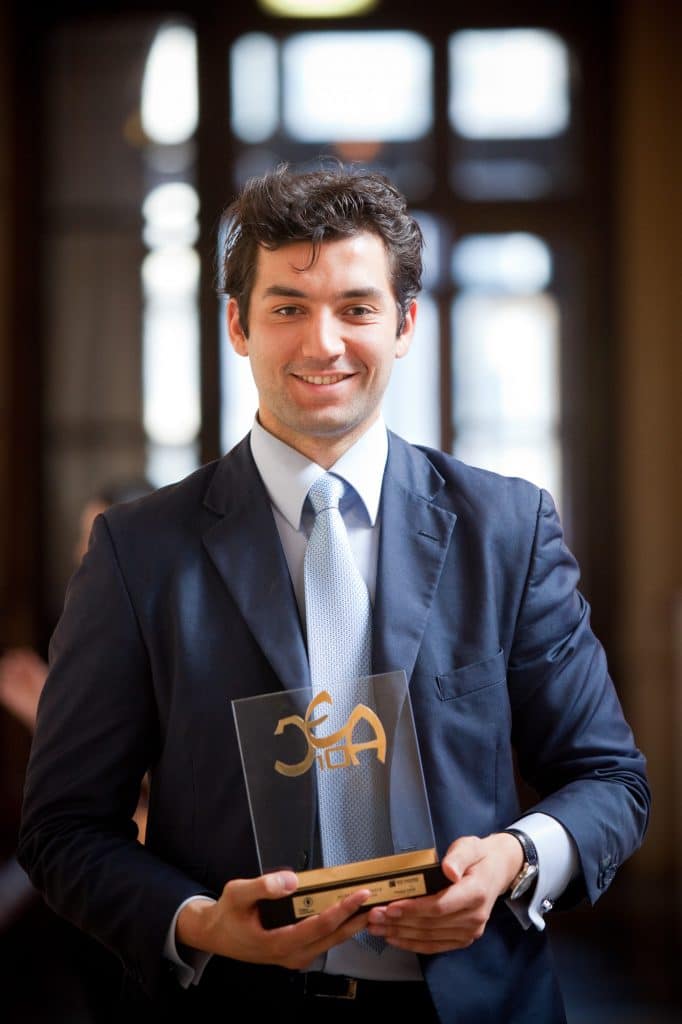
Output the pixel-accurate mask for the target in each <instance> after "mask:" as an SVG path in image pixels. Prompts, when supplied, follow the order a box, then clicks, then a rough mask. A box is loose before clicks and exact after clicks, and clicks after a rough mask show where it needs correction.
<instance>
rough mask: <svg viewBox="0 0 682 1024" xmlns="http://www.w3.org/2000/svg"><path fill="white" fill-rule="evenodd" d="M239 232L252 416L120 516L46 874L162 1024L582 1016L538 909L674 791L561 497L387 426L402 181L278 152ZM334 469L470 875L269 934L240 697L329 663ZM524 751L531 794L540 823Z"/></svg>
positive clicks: (70, 661)
mask: <svg viewBox="0 0 682 1024" xmlns="http://www.w3.org/2000/svg"><path fill="white" fill-rule="evenodd" d="M224 229H225V230H224V238H225V239H226V242H225V250H224V265H223V268H222V271H223V282H222V283H223V284H224V289H225V291H226V293H227V294H228V296H229V299H228V303H227V323H228V329H229V335H230V339H231V342H232V345H233V346H234V348H235V350H236V351H237V353H239V354H240V355H243V356H245V357H247V358H248V359H249V361H250V364H251V369H252V371H253V376H254V379H255V382H256V386H257V390H258V396H259V403H258V412H257V417H256V420H255V422H254V424H253V428H252V430H251V431H250V434H249V436H247V437H246V438H245V439H244V440H243V441H242V442H241V443H240V444H239V445H237V446H236V448H235V449H234V450H233V451H231V452H230V453H228V454H227V455H226V456H225V457H224V458H223V459H221V460H219V461H217V462H216V463H214V464H211V465H208V466H204V467H202V468H201V469H199V470H198V471H197V472H196V473H194V474H193V475H192V476H190V477H189V478H188V479H186V480H184V481H182V482H180V483H178V484H177V485H174V486H171V487H168V488H164V489H162V490H161V491H159V492H157V493H156V494H155V495H153V496H152V497H149V498H145V499H142V500H141V501H139V502H135V503H133V504H132V505H127V506H122V507H120V508H114V509H111V510H109V511H108V512H106V513H105V514H104V515H103V516H100V517H99V518H98V520H97V521H96V523H95V526H94V529H93V537H92V541H91V545H90V549H89V551H88V554H87V555H86V557H85V559H84V561H83V564H82V566H81V568H80V569H79V571H78V572H77V573H76V574H75V576H74V578H73V580H72V582H71V585H70V588H69V593H68V595H67V600H66V603H65V608H64V612H63V616H62V619H61V622H60V624H59V626H58V628H57V630H56V632H55V635H54V637H53V641H52V645H51V671H50V676H49V678H48V682H47V684H46V687H45V690H44V694H43V700H42V703H41V711H40V715H39V719H38V725H37V730H36V735H35V740H34V744H33V749H32V754H31V760H30V764H29V770H28V780H27V786H26V794H25V802H24V812H23V821H22V831H21V860H22V863H23V864H24V866H25V867H26V869H27V871H28V872H29V873H30V875H31V878H32V880H33V882H34V884H35V885H36V886H37V887H38V888H39V889H40V890H41V891H43V892H44V893H45V896H46V898H47V900H48V901H49V902H50V904H51V905H52V906H53V907H55V908H56V909H57V910H58V911H59V912H60V913H62V914H64V915H65V916H67V917H69V918H70V919H71V920H72V921H73V922H75V923H76V924H77V925H79V926H80V927H82V928H84V929H85V930H87V931H88V932H90V933H92V934H93V935H95V936H97V937H98V938H99V939H100V940H101V941H102V942H104V943H105V944H106V945H108V946H109V947H110V948H112V949H114V950H115V951H116V952H117V953H118V955H119V956H120V957H121V959H122V960H123V963H124V965H125V967H126V970H127V974H128V976H129V977H130V978H131V979H133V980H134V981H135V982H136V983H137V985H138V986H139V989H140V990H141V991H143V992H144V993H146V997H145V998H148V1000H149V1001H148V1002H145V1001H144V1000H143V1001H142V1003H141V1005H142V1006H143V1008H144V1009H143V1013H144V1015H145V1019H150V1014H151V1013H152V1012H153V1008H154V1007H161V1009H160V1010H159V1019H162V1020H172V1019H175V1018H176V1015H177V1019H183V1020H191V1019H195V1017H194V1016H192V1013H193V1012H195V1013H199V1014H203V1013H204V1012H205V1013H208V1012H209V1010H208V1007H209V1006H211V1005H212V1002H211V1000H212V999H218V1000H220V1001H221V1003H222V1005H225V1006H227V1000H230V1003H231V1004H232V1005H234V1004H235V1003H236V1002H238V1001H239V1000H246V1001H247V1004H248V1006H249V1009H251V1010H254V1011H258V1010H259V1009H261V1010H263V1009H264V1010H266V1011H267V1012H273V1013H276V1014H277V1016H278V1018H279V1019H280V1020H281V1019H284V1020H292V1021H293V1020H294V1019H295V1020H297V1021H301V1020H304V1021H306V1020H312V1019H313V1016H315V1017H316V1018H317V1017H318V1016H319V1014H324V1015H326V1016H328V1017H331V1018H332V1019H334V1020H336V1019H353V1020H354V1021H364V1020H370V1019H372V1020H374V1019H375V1017H376V1014H377V1013H379V1012H380V1013H382V1014H389V1015H390V1014H395V1013H397V1012H401V1013H402V1014H404V1013H405V1012H406V1013H407V1014H408V1015H417V1014H418V1015H419V1016H420V1018H421V1019H422V1020H423V1021H431V1022H434V1024H435V1022H438V1021H439V1022H442V1024H446V1022H448V1024H449V1022H452V1024H455V1022H457V1024H468V1022H472V1024H473V1022H475V1024H484V1022H495V1024H500V1022H505V1024H522V1022H523V1024H527V1022H529V1021H538V1022H542V1024H554V1022H559V1021H564V1020H565V1013H564V1008H563V1004H562V999H561V995H560V992H559V989H558V985H557V981H556V979H555V977H554V974H553V971H552V967H551V964H550V959H549V955H548V949H547V943H546V937H545V934H544V923H545V922H544V915H545V914H546V913H547V912H548V911H549V910H550V909H551V908H552V907H553V906H558V907H561V906H570V905H573V904H575V903H576V902H578V901H580V900H583V899H587V900H589V901H592V902H594V901H595V900H596V899H597V898H598V896H599V895H601V893H602V892H603V891H604V890H605V889H606V888H607V887H608V885H609V883H610V882H611V880H612V879H613V876H614V874H615V871H616V869H617V868H618V866H619V865H620V864H621V863H622V862H623V861H624V860H625V859H626V858H627V857H628V856H630V855H631V854H632V853H633V852H634V851H635V850H636V849H637V848H638V846H639V845H640V843H641V841H642V839H643V836H644V833H645V829H646V825H647V820H648V813H649V802H650V797H649V789H648V785H647V781H646V774H645V761H644V758H643V756H642V754H641V753H640V751H639V750H638V749H637V747H636V746H635V743H634V740H633V737H632V734H631V730H630V728H629V726H628V724H627V722H626V721H625V719H624V717H623V713H622V709H621V707H620V704H619V701H618V699H617V696H616V693H615V690H614V687H613V684H612V682H611V679H610V677H609V674H608V670H607V665H606V660H605V656H604V652H603V650H602V648H601V646H600V644H599V642H598V641H597V639H596V638H595V636H594V635H593V633H592V631H591V629H590V625H589V612H588V607H587V605H586V603H585V601H584V599H583V598H582V597H581V595H580V594H579V592H578V591H577V589H576V586H577V581H578V569H577V566H576V563H575V560H574V559H573V557H572V555H571V554H570V553H569V551H568V550H567V549H566V547H565V545H564V542H563V539H562V533H561V527H560V524H559V521H558V518H557V515H556V512H555V509H554V506H553V504H552V500H551V498H550V497H549V495H547V494H546V493H544V492H542V491H540V490H539V489H538V488H536V487H535V486H533V485H531V484H530V483H527V482H525V481H521V480H516V479H514V480H512V479H506V478H502V477H499V476H497V475H494V474H491V473H488V472H484V471H482V470H479V469H474V468H471V467H467V466H465V465H463V464H462V463H460V462H458V461H457V460H455V459H453V458H451V457H450V456H448V455H446V454H443V453H441V452H438V451H434V450H431V449H426V448H417V447H414V446H411V445H409V444H407V443H406V442H405V441H403V440H401V439H400V438H399V437H397V436H396V435H394V434H392V433H390V432H387V430H386V428H385V426H384V423H383V420H382V417H381V402H382V397H383V395H384V392H385V390H386V386H387V384H388V381H389V377H390V373H391V368H392V365H393V361H394V359H396V358H401V357H402V356H404V355H405V354H406V352H407V351H408V349H409V346H410V342H411V340H412V336H413V333H414V327H415V320H416V316H417V299H416V297H417V295H418V292H419V289H420V284H421V249H422V237H421V234H420V231H419V228H418V226H417V224H416V222H415V221H414V219H413V218H412V217H411V216H410V215H409V214H408V212H407V210H406V206H405V201H404V199H403V197H402V196H401V195H400V194H399V193H398V192H397V190H396V189H395V188H394V187H393V186H392V185H391V184H390V183H389V182H388V181H386V180H385V179H384V178H383V177H382V176H380V175H377V174H374V173H368V172H363V171H347V170H344V169H343V168H330V169H324V170H321V171H319V172H318V171H315V172H309V173H306V174H300V175H299V174H295V173H292V172H291V171H290V170H288V169H287V168H286V167H281V168H278V169H277V170H276V171H274V172H273V173H271V174H269V175H266V176H264V177H263V178H262V179H254V180H252V181H251V182H249V183H248V184H247V185H246V187H245V189H244V190H243V192H242V194H241V195H240V197H238V199H237V200H236V201H235V203H233V204H232V206H231V207H230V208H228V210H227V211H226V214H225V221H224ZM327 470H333V476H334V477H335V478H341V479H343V480H344V481H346V482H347V484H348V485H350V486H349V487H348V491H349V493H350V494H351V502H350V506H351V507H350V509H349V510H348V511H345V510H344V509H343V508H342V512H343V513H344V518H345V519H346V525H347V528H348V536H349V540H350V543H351V546H352V549H353V555H354V558H355V560H356V562H357V567H358V568H359V569H360V571H361V572H362V575H363V576H364V579H365V581H366V584H367V587H368V590H369V594H370V597H371V604H372V626H373V640H372V664H371V668H372V671H373V672H374V673H384V672H389V671H393V670H403V671H404V672H405V673H406V676H407V678H408V679H409V686H410V695H411V702H412V706H413V712H414V718H415V723H416V729H417V734H418V740H419V745H420V749H421V756H422V761H423V769H424V776H425V781H426V787H427V791H428V795H429V801H430V806H431V813H432V816H433V824H434V831H435V837H436V844H437V850H438V854H439V856H440V857H441V866H442V870H443V874H444V876H445V877H446V879H447V880H448V883H449V884H447V885H445V887H444V888H442V889H441V890H439V891H438V892H436V893H433V894H430V895H424V896H417V897H415V898H414V899H410V900H398V901H396V902H393V903H389V904H385V905H377V906H371V907H370V908H369V909H363V910H360V907H362V905H363V903H364V901H365V900H366V899H367V897H368V895H369V893H368V890H367V889H360V890H358V891H357V892H352V893H351V894H350V895H349V896H347V897H345V898H344V899H343V900H340V901H339V902H338V903H336V904H334V905H332V906H331V907H329V908H328V909H325V910H323V911H322V912H321V913H319V914H316V915H313V916H311V917H308V918H305V919H303V920H301V921H299V922H297V923H295V924H292V925H285V926H284V927H280V928H275V929H265V928H263V926H262V924H261V918H260V914H259V909H258V905H259V903H260V902H261V901H263V900H268V899H277V898H280V897H282V896H284V895H286V894H288V893H291V892H292V891H293V890H294V889H295V887H296V885H297V876H296V875H295V874H294V872H293V871H291V870H286V869H282V870H278V871H274V872H270V873H267V874H265V875H262V876H261V875H259V871H258V860H257V856H256V848H255V845H254V838H253V832H252V824H251V819H250V814H249V806H248V801H247V794H246V790H245V786H244V781H243V777H242V765H241V761H240V756H239V751H238V744H237V738H236V735H235V728H234V724H233V721H232V713H231V701H233V700H235V699H239V698H243V697H249V696H257V695H261V694H264V693H269V692H277V691H281V690H282V689H296V688H299V687H300V686H301V685H304V684H305V683H306V681H307V680H309V678H310V670H309V664H308V657H307V651H306V637H305V631H304V630H305V619H306V594H305V589H306V584H305V582H304V562H305V549H306V544H307V538H308V533H309V532H310V529H311V514H310V511H309V508H308V503H307V501H306V495H307V493H308V490H309V488H310V486H311V484H313V483H314V482H315V481H316V480H317V479H318V478H319V477H320V476H321V475H323V473H324V472H325V471H327ZM515 756H516V758H517V762H516V763H517V764H518V767H519V769H520V772H521V774H522V776H523V777H524V779H525V780H526V781H527V782H528V784H529V785H530V786H531V787H533V789H534V790H535V791H536V792H537V800H536V802H535V804H534V805H533V806H532V807H530V808H528V809H527V810H526V812H525V813H524V814H523V815H522V813H521V808H520V801H519V796H518V793H517V787H516V784H515V761H514V757H515ZM147 770H149V771H150V775H151V793H150V806H149V814H148V823H147V834H146V843H145V846H144V847H143V846H141V845H140V844H139V843H137V841H136V838H135V828H134V826H133V824H132V821H131V819H132V814H133V811H134V808H135V802H136V797H137V792H138V789H139V784H140V780H141V778H142V777H143V775H144V773H145V772H146V771H147ZM392 798H393V794H392ZM509 827H512V828H514V829H515V831H514V832H509V831H505V830H506V829H508V828H509ZM292 867H296V865H292ZM361 933H362V934H364V935H369V936H370V937H374V939H377V938H379V939H383V940H384V948H383V951H381V952H377V951H375V950H373V949H368V948H366V946H365V945H361V944H360V943H359V942H357V941H356V940H355V937H356V936H359V935H360V934H361ZM196 1019H199V1018H198V1017H197V1018H196Z"/></svg>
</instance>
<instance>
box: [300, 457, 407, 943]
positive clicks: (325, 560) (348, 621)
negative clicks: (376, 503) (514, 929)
mask: <svg viewBox="0 0 682 1024" xmlns="http://www.w3.org/2000/svg"><path fill="white" fill-rule="evenodd" d="M345 487H346V485H345V483H344V481H343V480H341V479H340V477H337V476H333V475H332V474H330V473H327V474H325V475H324V476H321V477H319V479H318V480H316V481H315V483H314V484H313V486H312V487H311V488H310V491H309V492H308V497H309V499H310V502H311V504H312V507H313V510H314V512H315V524H314V526H313V529H312V531H311V534H310V538H309V540H308V546H307V549H306V554H305V561H304V580H305V606H306V621H307V633H308V660H309V663H310V676H311V680H312V689H313V694H314V695H317V694H318V693H320V691H322V690H326V691H327V692H328V693H329V694H330V696H331V698H332V703H331V704H328V703H323V704H321V705H320V706H319V708H318V709H317V713H316V715H315V717H319V716H320V715H322V714H327V715H328V718H327V720H326V721H325V722H324V726H323V727H321V728H320V730H319V731H320V733H322V732H323V733H324V735H325V736H327V735H329V734H331V733H332V732H335V731H336V730H338V729H341V728H342V727H343V726H344V725H345V723H346V722H347V720H348V716H349V715H350V713H351V711H352V710H353V708H354V707H355V706H356V705H357V704H359V703H361V704H366V703H370V702H369V690H370V686H371V682H370V680H369V679H368V678H367V677H368V676H369V675H370V673H371V670H372V607H371V604H370V599H369V593H368V592H367V587H366V585H365V581H364V580H363V578H362V575H361V573H360V571H359V569H358V567H357V565H356V563H355V559H354V558H353V553H352V551H351V548H350V543H349V541H348V534H347V532H346V526H345V523H344V521H343V517H342V515H341V513H340V511H339V502H340V500H341V497H342V496H343V493H344V491H345ZM344 684H352V685H344ZM357 738H358V736H357V735H356V734H355V733H354V739H357ZM360 738H362V737H360ZM358 760H359V761H360V764H359V765H355V766H354V765H351V766H349V767H348V768H344V769H343V770H335V769H329V768H322V769H320V766H319V762H318V776H317V778H318V800H319V814H320V834H321V841H322V856H323V860H324V864H325V866H330V865H334V864H350V863H354V862H355V861H359V860H368V859H370V858H372V857H381V856H386V855H388V854H390V853H392V852H393V849H392V846H391V844H390V829H389V824H388V816H387V809H386V803H387V801H386V800H385V799H384V798H383V794H382V793H381V789H380V788H378V787H380V786H381V782H380V780H379V777H378V774H377V772H378V769H377V758H376V751H375V750H371V749H370V750H365V751H361V752H360V753H359V755H358ZM355 938H356V939H357V940H358V941H359V942H360V943H361V944H362V945H364V946H366V947H368V948H370V949H373V950H375V951H376V952H381V950H382V949H383V948H384V945H385V944H384V941H383V939H378V938H375V937H374V936H371V935H369V934H368V933H367V932H365V931H363V932H359V933H358V934H357V935H356V936H355Z"/></svg>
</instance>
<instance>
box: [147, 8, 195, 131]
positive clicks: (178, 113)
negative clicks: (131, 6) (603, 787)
mask: <svg viewBox="0 0 682 1024" xmlns="http://www.w3.org/2000/svg"><path fill="white" fill-rule="evenodd" d="M141 116H142V126H143V128H144V130H145V134H146V135H147V136H148V137H149V138H150V139H151V140H152V141H154V142H159V143H161V144H162V145H174V144H177V143H180V142H185V141H186V140H187V139H189V138H191V136H192V135H193V134H194V132H195V131H196V127H197V120H198V116H199V97H198V86H197V43H196V35H195V33H194V30H193V29H191V28H189V27H187V26H185V25H173V26H169V27H167V28H163V29H160V30H159V32H158V33H157V35H156V37H155V39H154V42H153V43H152V46H151V49H150V51H149V56H148V58H147V63H146V66H145V72H144V80H143V83H142V101H141Z"/></svg>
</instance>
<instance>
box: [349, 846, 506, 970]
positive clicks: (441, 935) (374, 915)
mask: <svg viewBox="0 0 682 1024" xmlns="http://www.w3.org/2000/svg"><path fill="white" fill-rule="evenodd" d="M522 863H523V851H522V849H521V846H520V844H519V842H518V840H517V839H515V838H514V836H513V835H509V834H508V833H506V832H496V833H493V834H492V835H489V836H486V837H485V838H484V839H480V838H479V837H478V836H463V837H462V838H460V839H457V840H455V842H454V843H452V845H451V846H450V847H449V849H448V851H447V853H446V855H445V857H444V858H443V861H442V864H441V867H442V869H443V874H444V875H445V876H446V877H447V878H449V879H450V881H451V882H452V884H451V885H449V886H447V888H445V889H441V890H440V892H436V893H433V894H431V895H430V896H419V897H415V898H413V899H407V900H396V901H395V902H394V903H388V904H385V905H382V906H380V907H373V908H372V910H371V911H370V914H369V924H368V931H369V932H370V933H371V934H372V935H381V936H383V937H384V938H385V939H386V941H387V942H388V943H389V945H391V946H396V947H397V948H399V949H407V950H411V951H412V952H414V953H444V952H446V951H447V950H450V949H464V948H465V947H467V946H470V945H471V944H472V943H473V942H475V941H476V939H480V937H481V935H483V932H484V931H485V927H486V925H487V923H488V918H489V917H490V914H491V911H492V908H493V905H494V903H495V901H496V900H497V898H498V897H499V896H501V895H502V893H504V892H506V891H507V890H508V888H509V886H510V885H511V882H512V880H513V879H514V878H515V877H516V875H517V874H518V872H519V871H520V870H521V865H522Z"/></svg>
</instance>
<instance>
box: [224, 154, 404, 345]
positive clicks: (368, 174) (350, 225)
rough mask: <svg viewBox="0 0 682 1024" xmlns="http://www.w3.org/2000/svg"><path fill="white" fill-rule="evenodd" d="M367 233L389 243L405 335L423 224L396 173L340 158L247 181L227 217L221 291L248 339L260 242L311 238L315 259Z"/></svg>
mask: <svg viewBox="0 0 682 1024" xmlns="http://www.w3.org/2000/svg"><path fill="white" fill-rule="evenodd" d="M362 231H369V232H372V233H373V234H375V235H378V236H379V238H381V240H382V241H383V243H384V246H385V247H386V252H387V254H388V260H389V268H390V273H391V283H392V286H393V292H394V295H395V300H396V303H397V306H398V334H401V333H402V330H403V327H404V324H405V316H406V314H407V311H408V309H409V305H410V303H411V302H412V300H413V299H414V298H415V297H416V295H417V294H418V293H419V291H420V289H421V275H422V249H423V245H424V240H423V236H422V232H421V229H420V227H419V225H418V223H417V221H416V220H415V219H414V218H413V217H412V216H410V214H409V213H408V212H407V202H406V200H405V197H404V196H403V195H402V194H401V193H400V192H399V191H398V189H397V188H396V187H395V185H393V184H392V183H391V182H390V181H389V180H388V178H386V177H385V176H384V175H383V174H380V173H378V172H376V171H369V170H364V169H361V168H358V167H350V168H348V167H346V166H344V165H343V164H341V163H340V162H338V163H331V164H329V165H327V166H324V167H321V168H320V169H317V170H312V171H301V172H296V171H294V170H292V169H291V166H290V165H289V164H287V163H283V164H280V165H279V166H278V167H276V168H275V169H274V170H272V171H270V172H268V173H266V174H264V175H262V176H261V177H254V178H250V179H249V180H248V181H247V182H246V184H245V185H244V187H243V189H242V191H241V192H240V194H239V195H238V197H237V198H236V199H235V200H234V201H233V202H232V203H231V204H230V205H229V206H228V207H227V208H226V209H225V211H224V213H223V215H222V218H221V221H220V232H219V236H220V245H219V253H218V266H217V268H216V282H217V290H218V292H219V293H220V294H226V295H229V296H231V297H232V298H234V299H236V301H237V304H238V306H239V317H240V320H241V325H242V329H243V331H244V333H245V335H247V336H248V330H249V320H248V317H249V301H250V299H251V290H252V288H253V282H254V278H255V274H256V261H257V258H258V249H259V247H261V246H262V247H263V248H265V249H279V248H280V247H281V246H283V245H287V244H289V243H291V242H311V243H312V246H313V249H312V256H311V264H312V263H314V261H315V259H316V257H317V252H318V249H319V246H320V244H321V243H322V242H325V241H331V240H334V239H339V238H348V237H350V236H352V235H356V234H358V233H360V232H362Z"/></svg>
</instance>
